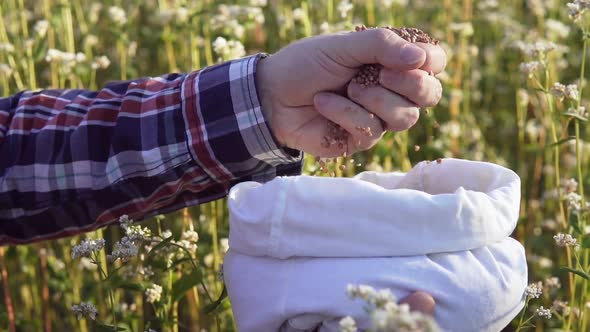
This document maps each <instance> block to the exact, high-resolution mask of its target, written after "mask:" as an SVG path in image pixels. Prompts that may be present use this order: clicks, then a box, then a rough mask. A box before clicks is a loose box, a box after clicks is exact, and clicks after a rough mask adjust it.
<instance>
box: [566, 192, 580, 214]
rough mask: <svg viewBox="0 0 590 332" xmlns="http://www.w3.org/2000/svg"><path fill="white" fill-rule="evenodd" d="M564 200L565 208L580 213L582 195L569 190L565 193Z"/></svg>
mask: <svg viewBox="0 0 590 332" xmlns="http://www.w3.org/2000/svg"><path fill="white" fill-rule="evenodd" d="M565 200H566V202H567V208H568V209H569V210H570V211H572V212H573V213H580V211H581V210H582V196H580V195H578V194H576V193H574V192H569V193H567V194H566V195H565Z"/></svg>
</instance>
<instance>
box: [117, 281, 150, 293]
mask: <svg viewBox="0 0 590 332" xmlns="http://www.w3.org/2000/svg"><path fill="white" fill-rule="evenodd" d="M116 288H120V289H126V290H130V291H134V292H141V293H143V292H144V291H145V290H146V285H145V284H144V283H141V282H138V283H123V284H120V285H117V286H116Z"/></svg>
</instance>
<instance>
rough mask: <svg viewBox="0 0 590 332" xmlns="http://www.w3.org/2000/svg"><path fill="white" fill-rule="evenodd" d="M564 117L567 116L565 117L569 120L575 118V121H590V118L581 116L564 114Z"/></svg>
mask: <svg viewBox="0 0 590 332" xmlns="http://www.w3.org/2000/svg"><path fill="white" fill-rule="evenodd" d="M562 116H565V117H568V118H575V119H578V120H580V121H583V122H586V121H588V118H586V117H584V116H581V115H579V114H572V113H564V114H562Z"/></svg>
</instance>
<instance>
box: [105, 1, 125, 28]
mask: <svg viewBox="0 0 590 332" xmlns="http://www.w3.org/2000/svg"><path fill="white" fill-rule="evenodd" d="M109 16H110V17H111V20H112V21H113V23H115V24H116V25H119V26H121V25H124V24H125V23H127V14H126V13H125V10H124V9H123V8H121V7H117V6H111V7H110V8H109Z"/></svg>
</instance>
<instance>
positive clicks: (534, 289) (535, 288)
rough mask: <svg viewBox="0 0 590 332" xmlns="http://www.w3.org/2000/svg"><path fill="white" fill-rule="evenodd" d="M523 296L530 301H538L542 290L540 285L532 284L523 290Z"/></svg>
mask: <svg viewBox="0 0 590 332" xmlns="http://www.w3.org/2000/svg"><path fill="white" fill-rule="evenodd" d="M524 294H525V295H526V296H528V297H530V298H531V299H538V298H539V297H540V296H541V294H543V288H542V287H541V284H540V283H533V284H530V285H528V286H527V288H526V289H525V290H524Z"/></svg>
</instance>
